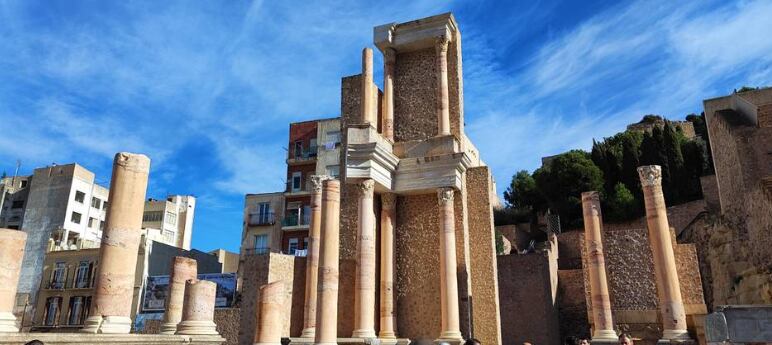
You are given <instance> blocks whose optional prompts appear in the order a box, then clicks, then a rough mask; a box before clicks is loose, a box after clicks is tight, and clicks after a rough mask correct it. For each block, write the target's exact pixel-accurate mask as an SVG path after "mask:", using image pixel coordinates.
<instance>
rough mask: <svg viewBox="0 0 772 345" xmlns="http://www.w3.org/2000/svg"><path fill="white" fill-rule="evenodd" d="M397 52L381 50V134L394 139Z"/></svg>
mask: <svg viewBox="0 0 772 345" xmlns="http://www.w3.org/2000/svg"><path fill="white" fill-rule="evenodd" d="M396 59H397V52H396V51H394V49H392V48H386V49H384V51H383V136H384V137H386V139H389V140H391V141H394V63H395V62H396Z"/></svg>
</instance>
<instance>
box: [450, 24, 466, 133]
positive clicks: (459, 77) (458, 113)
mask: <svg viewBox="0 0 772 345" xmlns="http://www.w3.org/2000/svg"><path fill="white" fill-rule="evenodd" d="M453 35H454V39H453V41H451V42H450V44H449V45H448V101H449V112H450V133H452V134H455V135H456V137H458V138H461V137H462V136H463V135H464V73H463V68H462V64H461V31H458V30H456V32H454V33H453Z"/></svg>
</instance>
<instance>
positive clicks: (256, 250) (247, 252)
mask: <svg viewBox="0 0 772 345" xmlns="http://www.w3.org/2000/svg"><path fill="white" fill-rule="evenodd" d="M270 252H271V248H268V247H262V248H247V249H246V250H244V254H245V255H263V254H268V253H270Z"/></svg>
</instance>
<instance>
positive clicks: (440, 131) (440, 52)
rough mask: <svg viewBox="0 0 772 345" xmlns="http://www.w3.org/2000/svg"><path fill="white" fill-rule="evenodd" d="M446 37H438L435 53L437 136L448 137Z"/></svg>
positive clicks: (448, 108) (447, 39)
mask: <svg viewBox="0 0 772 345" xmlns="http://www.w3.org/2000/svg"><path fill="white" fill-rule="evenodd" d="M449 43H450V39H449V38H448V37H447V36H442V37H438V38H437V41H436V44H435V50H436V52H437V57H436V58H437V60H436V61H437V62H436V64H437V124H438V128H437V135H438V136H441V135H450V100H449V96H448V44H449Z"/></svg>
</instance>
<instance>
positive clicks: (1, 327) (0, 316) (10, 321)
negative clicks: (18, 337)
mask: <svg viewBox="0 0 772 345" xmlns="http://www.w3.org/2000/svg"><path fill="white" fill-rule="evenodd" d="M17 332H19V328H18V327H16V317H15V316H13V314H11V313H9V312H7V311H5V312H0V333H17Z"/></svg>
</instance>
